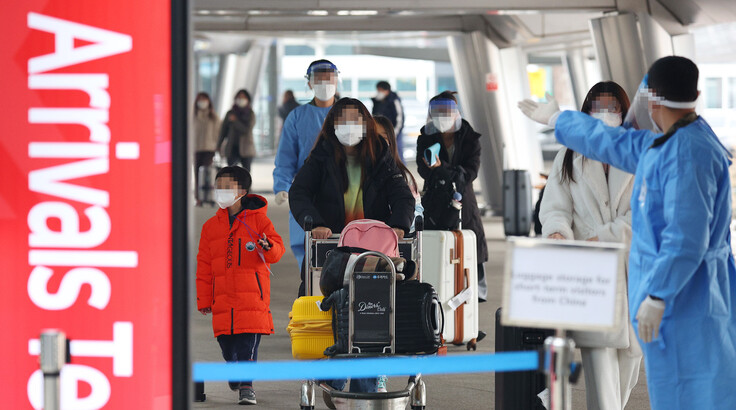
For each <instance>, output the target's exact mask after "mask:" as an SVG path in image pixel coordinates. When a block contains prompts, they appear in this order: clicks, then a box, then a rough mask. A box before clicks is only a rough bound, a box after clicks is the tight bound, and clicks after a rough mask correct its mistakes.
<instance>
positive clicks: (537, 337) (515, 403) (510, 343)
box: [496, 308, 554, 410]
mask: <svg viewBox="0 0 736 410" xmlns="http://www.w3.org/2000/svg"><path fill="white" fill-rule="evenodd" d="M549 336H554V331H552V330H548V329H533V328H523V327H512V326H503V325H502V324H501V309H500V308H499V309H498V310H497V311H496V352H518V351H521V350H540V351H541V349H542V348H543V347H544V340H545V339H547V337H549ZM546 387H547V382H546V380H545V376H544V374H543V373H542V372H536V371H526V372H503V373H496V410H543V409H544V406H543V405H542V402H541V400H540V399H539V397H537V395H538V394H539V393H540V392H542V391H543V390H544V389H545V388H546Z"/></svg>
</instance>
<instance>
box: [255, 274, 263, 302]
mask: <svg viewBox="0 0 736 410" xmlns="http://www.w3.org/2000/svg"><path fill="white" fill-rule="evenodd" d="M256 282H257V283H258V292H260V293H261V300H263V288H262V287H261V279H260V278H259V277H258V272H256Z"/></svg>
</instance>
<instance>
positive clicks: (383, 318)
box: [300, 216, 426, 410]
mask: <svg viewBox="0 0 736 410" xmlns="http://www.w3.org/2000/svg"><path fill="white" fill-rule="evenodd" d="M304 225H305V258H304V260H305V270H306V272H305V287H306V294H307V295H310V296H311V295H314V294H320V292H321V291H320V289H319V278H320V274H321V271H322V266H323V264H324V261H325V259H326V255H327V252H329V251H330V250H332V249H334V248H336V247H337V243H338V240H339V236H337V235H333V236H332V237H330V238H329V239H313V238H312V223H311V220H310V219H309V217H307V219H305V224H304ZM415 227H416V234H415V237H414V238H401V239H399V254H400V256H401V257H403V258H404V259H406V260H412V261H414V263H415V264H416V279H417V280H419V281H421V280H422V276H421V272H422V268H421V259H422V258H421V249H422V247H421V245H422V229H423V220H422V218H421V216H419V217H417V220H416V223H415ZM368 256H375V257H378V258H381V259H383V260H384V261H386V263H387V264H388V266H389V268H390V269H389V270H390V272H355V268H353V270H352V271H351V272H346V274H349V275H350V277H349V280H350V282H349V283H350V284H349V289H350V290H349V295H350V302H349V305H350V310H349V335H348V353H347V354H339V355H336V356H335V358H337V359H339V358H357V357H386V356H391V355H394V354H395V352H396V349H395V347H396V332H395V306H396V303H395V302H396V301H395V299H396V267H395V266H394V263H393V261H392V260H391V259H390V258H389V257H388V256H386V255H384V254H382V253H380V252H371V251H369V252H364V253H362V254H360V255H359V256H358V259H359V260H360V259H362V258H365V257H368ZM355 265H356V266H357V265H358V264H357V263H356V264H355ZM382 290H383V292H382ZM368 293H370V294H371V298H372V299H375V297H376V295H377V294H378V297H379V299H380V300H381V301H383V302H385V303H387V304H388V309H387V311H386V312H385V313H387V314H385V313H384V314H372V315H363V316H356V309H355V304H354V303H353V302H354V301H356V300H361V299H362V298H363V297H364V296H365V295H366V294H368ZM364 325H371V330H370V331H367V330H362V329H361V328H362V327H364ZM376 328H383V331H382V332H381V331H379V332H376V331H375V330H376ZM376 347H378V349H379V350H381V351H378V352H370V353H368V352H363V351H361V348H362V349H366V350H376ZM371 348H372V349H371ZM381 348H382V349H381ZM318 389H321V390H322V391H324V392H326V393H327V394H329V395H330V396H331V397H332V398H333V401H334V402H336V404H338V408H347V409H361V410H363V409H366V410H368V409H381V410H384V409H405V408H406V406H407V405H411V409H412V410H414V409H416V410H421V409H424V408H425V406H426V386H425V384H424V380H423V379H422V376H421V375H420V374H417V375H412V376H410V377H409V381H408V383H407V386H406V388H404V389H403V390H398V391H389V392H384V393H380V392H379V393H349V392H343V391H338V390H335V389H333V388H332V387H330V386H329V385H327V384H326V383H320V382H318V381H315V380H307V381H305V382H303V383H302V387H301V400H300V406H301V409H309V410H312V409H314V408H315V402H316V392H317V390H318Z"/></svg>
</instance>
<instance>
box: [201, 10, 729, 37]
mask: <svg viewBox="0 0 736 410" xmlns="http://www.w3.org/2000/svg"><path fill="white" fill-rule="evenodd" d="M616 12H638V13H647V14H650V15H652V16H653V17H654V18H655V19H656V20H657V21H659V22H660V24H662V25H663V27H664V28H665V29H666V30H667V31H669V32H670V33H671V34H677V33H681V32H685V31H687V30H688V29H691V28H695V27H702V26H709V25H714V24H718V23H727V22H734V21H736V0H193V5H192V25H193V28H194V30H195V33H197V35H206V36H207V37H208V38H209V39H210V40H213V39H214V38H216V37H220V35H221V34H226V33H228V34H229V35H236V36H237V35H241V36H242V34H247V35H248V36H249V37H251V38H252V37H254V36H255V37H261V36H262V37H271V38H272V37H289V38H299V37H301V38H324V39H330V40H337V41H340V40H346V41H354V42H355V41H357V42H359V43H360V42H366V43H367V44H371V43H374V42H380V43H382V44H384V45H385V44H386V42H394V43H396V44H397V45H399V46H405V47H406V46H407V45H408V46H420V47H421V46H423V44H424V43H431V42H432V41H434V39H439V38H441V37H444V36H445V35H447V33H455V32H470V31H476V30H480V31H483V32H485V33H486V35H487V36H488V37H489V38H490V39H491V40H493V41H494V43H495V44H496V45H498V46H499V47H507V46H513V45H522V46H534V45H539V46H544V45H545V44H559V43H561V42H563V43H574V42H576V41H581V40H583V39H586V38H589V32H588V21H589V20H590V19H591V18H596V17H600V16H603V15H605V14H606V13H616ZM387 33H389V34H388V35H387Z"/></svg>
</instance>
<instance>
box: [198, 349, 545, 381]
mask: <svg viewBox="0 0 736 410" xmlns="http://www.w3.org/2000/svg"><path fill="white" fill-rule="evenodd" d="M538 366H539V355H538V353H537V352H535V351H530V352H508V353H496V354H463V355H456V356H423V357H418V356H413V357H389V358H371V359H335V360H310V361H283V362H258V363H254V362H241V363H203V362H200V363H194V368H193V375H192V376H193V378H194V381H197V382H202V381H227V380H258V381H276V380H304V379H315V380H325V379H344V378H348V377H375V376H376V375H377V374H383V375H386V376H405V375H411V374H419V373H421V374H423V375H427V374H450V373H483V372H513V371H524V370H536V369H537V368H538Z"/></svg>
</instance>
